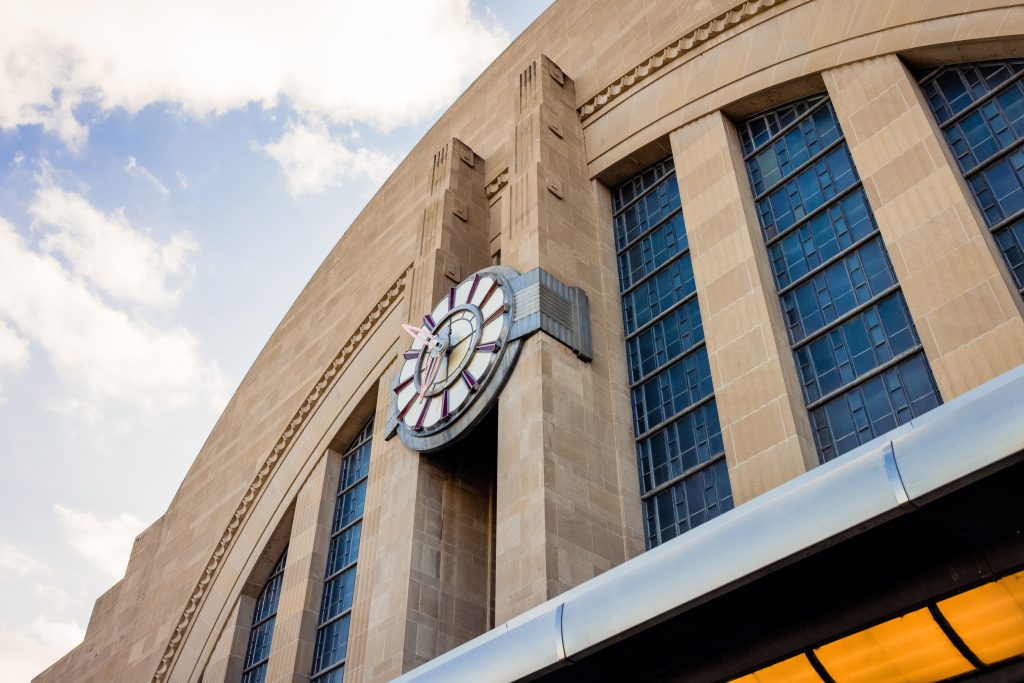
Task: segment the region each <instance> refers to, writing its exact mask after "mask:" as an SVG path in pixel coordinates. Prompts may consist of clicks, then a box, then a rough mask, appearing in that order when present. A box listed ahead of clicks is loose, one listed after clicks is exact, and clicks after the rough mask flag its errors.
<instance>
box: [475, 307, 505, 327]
mask: <svg viewBox="0 0 1024 683" xmlns="http://www.w3.org/2000/svg"><path fill="white" fill-rule="evenodd" d="M507 310H508V304H502V306H501V308H499V309H498V310H496V311H495V312H494V313H491V314H490V315H489V316H488V317H487V320H485V321H484V324H483V325H481V327H487V326H488V325H490V324H491V323H492V322H494V321H495V320H497V319H498V317H499V316H502V315H504V314H505V311H507Z"/></svg>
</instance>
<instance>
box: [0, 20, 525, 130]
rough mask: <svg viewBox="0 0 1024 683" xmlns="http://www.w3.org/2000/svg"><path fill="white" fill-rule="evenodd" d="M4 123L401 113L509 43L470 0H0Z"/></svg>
mask: <svg viewBox="0 0 1024 683" xmlns="http://www.w3.org/2000/svg"><path fill="white" fill-rule="evenodd" d="M0 7H2V11H0V14H2V16H3V17H4V20H3V22H0V92H3V93H4V97H3V98H0V128H12V127H15V126H19V125H27V124H40V125H42V126H43V127H44V128H45V129H47V130H49V131H51V132H53V133H54V134H56V135H58V136H59V137H60V138H61V139H63V140H64V141H66V142H67V143H68V144H69V145H71V146H72V147H74V146H80V145H81V144H83V143H84V141H85V139H86V137H87V135H88V131H87V128H86V125H87V123H88V122H83V121H79V120H78V119H76V117H75V115H74V112H75V110H76V108H77V107H78V105H80V104H82V103H84V102H89V103H93V104H95V105H97V106H98V107H99V109H100V110H101V111H107V110H111V109H114V108H118V107H121V108H124V109H125V110H127V111H129V112H136V111H138V110H140V109H141V108H142V107H145V106H146V105H148V104H152V103H156V102H169V103H174V104H176V105H178V106H179V107H180V108H181V110H182V111H183V112H185V113H187V114H190V115H205V114H209V113H223V112H226V111H229V110H231V109H237V108H240V107H243V106H245V105H247V104H248V103H251V102H256V103H259V104H260V105H262V106H264V107H272V106H275V105H277V104H278V103H280V102H281V101H283V100H285V99H286V100H287V101H288V103H289V104H290V105H291V106H292V107H293V108H294V110H295V111H296V112H297V113H298V114H299V115H300V116H314V117H324V118H326V119H327V120H329V121H330V122H332V123H342V122H347V121H355V120H358V121H364V122H368V123H370V124H372V125H375V126H377V127H380V128H382V129H388V128H391V127H394V126H397V125H402V124H407V123H411V122H414V121H417V120H419V119H420V118H422V117H424V116H427V115H429V114H431V113H433V112H435V111H436V110H437V109H439V108H440V107H442V106H443V105H445V104H446V103H448V102H449V101H450V100H451V99H452V98H453V97H454V96H455V95H456V94H457V93H458V91H459V90H460V88H461V87H463V85H464V84H465V83H466V81H467V80H469V79H470V78H472V77H474V76H475V75H476V74H478V73H479V72H480V71H481V69H482V68H483V67H484V66H485V65H486V64H487V63H489V62H490V61H491V60H492V59H493V58H494V57H495V56H496V55H497V54H498V52H499V51H500V50H501V49H502V48H503V47H504V46H505V45H506V44H507V42H508V36H507V35H506V34H505V32H504V31H503V30H502V29H501V28H500V27H497V26H495V25H494V24H492V23H484V22H481V21H480V20H479V19H478V18H477V17H475V16H474V15H473V12H472V10H471V0H400V1H395V2H359V3H353V2H336V1H334V0H296V1H295V2H289V3H266V2H265V3H253V2H249V1H248V0H223V1H221V2H208V1H206V0H176V1H175V2H170V1H169V0H162V1H157V2H144V3H143V2H134V1H133V0H95V1H93V2H71V3H68V2H63V1H62V0H36V1H35V2H22V1H20V0H0Z"/></svg>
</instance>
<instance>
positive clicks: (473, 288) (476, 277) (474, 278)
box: [466, 273, 480, 303]
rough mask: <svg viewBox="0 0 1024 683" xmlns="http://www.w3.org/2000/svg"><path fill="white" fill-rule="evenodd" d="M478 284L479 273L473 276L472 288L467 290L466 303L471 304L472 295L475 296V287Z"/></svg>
mask: <svg viewBox="0 0 1024 683" xmlns="http://www.w3.org/2000/svg"><path fill="white" fill-rule="evenodd" d="M478 284H480V273H477V274H476V275H474V276H473V286H472V287H470V288H469V296H467V297H466V301H468V302H469V303H473V295H474V294H476V286H477V285H478Z"/></svg>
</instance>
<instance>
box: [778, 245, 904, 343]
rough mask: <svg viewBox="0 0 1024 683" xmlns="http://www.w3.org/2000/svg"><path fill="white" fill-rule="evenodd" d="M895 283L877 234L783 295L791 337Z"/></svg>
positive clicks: (798, 337) (794, 338)
mask: <svg viewBox="0 0 1024 683" xmlns="http://www.w3.org/2000/svg"><path fill="white" fill-rule="evenodd" d="M895 284H896V278H895V276H894V274H893V271H892V266H891V265H889V259H888V256H887V255H886V253H885V247H884V246H882V240H881V238H879V237H875V238H874V239H872V240H871V241H870V242H868V243H867V244H865V245H864V246H863V247H862V248H860V249H857V250H855V251H852V252H850V253H849V254H847V255H846V256H844V257H842V258H840V259H838V260H836V261H835V262H834V263H832V265H830V266H828V267H827V268H824V269H823V270H820V271H819V272H818V273H817V274H815V275H813V276H812V277H809V278H807V279H806V280H804V281H803V282H801V283H799V284H797V285H796V286H794V287H792V288H790V289H789V290H788V291H786V292H785V293H784V294H783V295H782V311H783V313H784V314H785V317H786V325H787V327H788V328H789V338H790V340H791V341H793V342H798V341H800V340H801V339H803V338H804V337H806V336H807V335H808V334H809V333H810V332H812V331H814V330H818V329H821V328H822V327H824V326H825V325H827V324H829V323H831V322H833V321H835V320H837V319H838V318H840V317H842V316H843V315H845V314H846V313H849V312H850V311H852V310H853V309H855V308H857V307H858V306H860V305H861V304H864V303H867V302H868V301H870V300H871V299H873V298H875V297H876V296H878V295H879V294H881V293H883V292H885V291H886V290H887V289H889V288H890V287H892V286H894V285H895Z"/></svg>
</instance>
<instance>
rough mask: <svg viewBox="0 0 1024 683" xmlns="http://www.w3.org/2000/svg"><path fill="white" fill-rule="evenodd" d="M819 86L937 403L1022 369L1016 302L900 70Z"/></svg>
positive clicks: (867, 69) (838, 72)
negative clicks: (834, 117)
mask: <svg viewBox="0 0 1024 683" xmlns="http://www.w3.org/2000/svg"><path fill="white" fill-rule="evenodd" d="M824 78H825V83H826V85H827V86H828V91H829V95H830V96H831V97H832V102H833V104H834V105H835V110H836V114H837V115H838V117H839V122H840V125H841V126H842V128H843V132H844V133H845V134H846V139H847V142H848V143H849V145H850V153H851V154H852V155H853V160H854V162H855V163H856V165H857V171H858V173H860V177H861V179H862V181H863V182H864V191H865V192H866V193H867V196H868V201H869V202H870V203H871V208H872V210H873V211H874V214H875V220H876V222H877V223H878V227H879V230H880V231H881V233H882V239H883V241H884V242H885V246H886V249H887V250H888V252H889V259H890V260H891V261H892V266H893V269H894V270H895V271H896V276H897V277H898V278H899V281H900V285H901V286H902V289H903V296H904V297H905V298H906V300H907V306H908V308H909V309H910V313H911V315H912V316H913V318H914V323H915V325H916V326H917V331H918V334H919V335H920V337H921V342H922V344H923V345H924V350H925V355H926V356H927V357H928V361H929V362H930V364H931V368H932V373H933V374H934V376H935V381H936V383H937V384H938V386H939V391H940V393H941V394H942V397H943V399H944V400H947V401H948V400H950V399H952V398H955V397H956V396H958V395H960V394H962V393H964V392H965V391H968V390H969V389H971V388H973V387H976V386H978V385H979V384H981V383H983V382H986V381H988V380H990V379H992V378H993V377H996V376H998V375H1000V374H1002V373H1003V372H1006V371H1007V370H1010V369H1011V368H1014V367H1016V366H1018V365H1020V364H1021V363H1024V319H1022V317H1021V316H1022V303H1021V300H1020V297H1019V296H1018V295H1017V292H1016V291H1015V287H1014V286H1013V284H1012V282H1011V280H1010V275H1009V273H1008V272H1007V270H1006V267H1005V265H1004V263H1003V260H1002V258H1001V256H1000V255H999V254H998V253H997V251H996V247H995V244H994V243H993V241H992V236H991V234H990V233H989V231H988V228H987V227H986V226H985V224H984V221H983V220H982V218H981V216H980V214H979V213H978V210H977V208H976V206H977V205H976V204H975V201H974V197H973V196H972V195H971V193H970V191H969V189H968V188H967V185H966V183H965V182H964V180H963V178H962V177H961V175H960V171H959V170H958V169H957V166H956V163H955V162H954V160H953V159H952V156H951V154H950V152H949V148H948V146H947V145H946V142H945V140H944V139H943V136H942V132H941V131H939V129H938V127H937V126H936V124H935V120H934V118H933V117H932V115H931V112H930V111H929V110H928V108H927V106H926V104H925V102H924V98H923V96H922V94H921V92H920V90H919V88H918V86H917V83H916V82H915V81H914V79H913V77H912V76H911V75H910V73H909V72H908V71H907V69H906V67H905V66H903V63H902V62H900V60H899V58H897V57H896V56H895V55H885V56H882V57H875V58H872V59H867V60H864V61H862V62H855V63H853V64H848V65H846V66H842V67H839V68H837V69H833V70H831V71H826V72H825V73H824Z"/></svg>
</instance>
